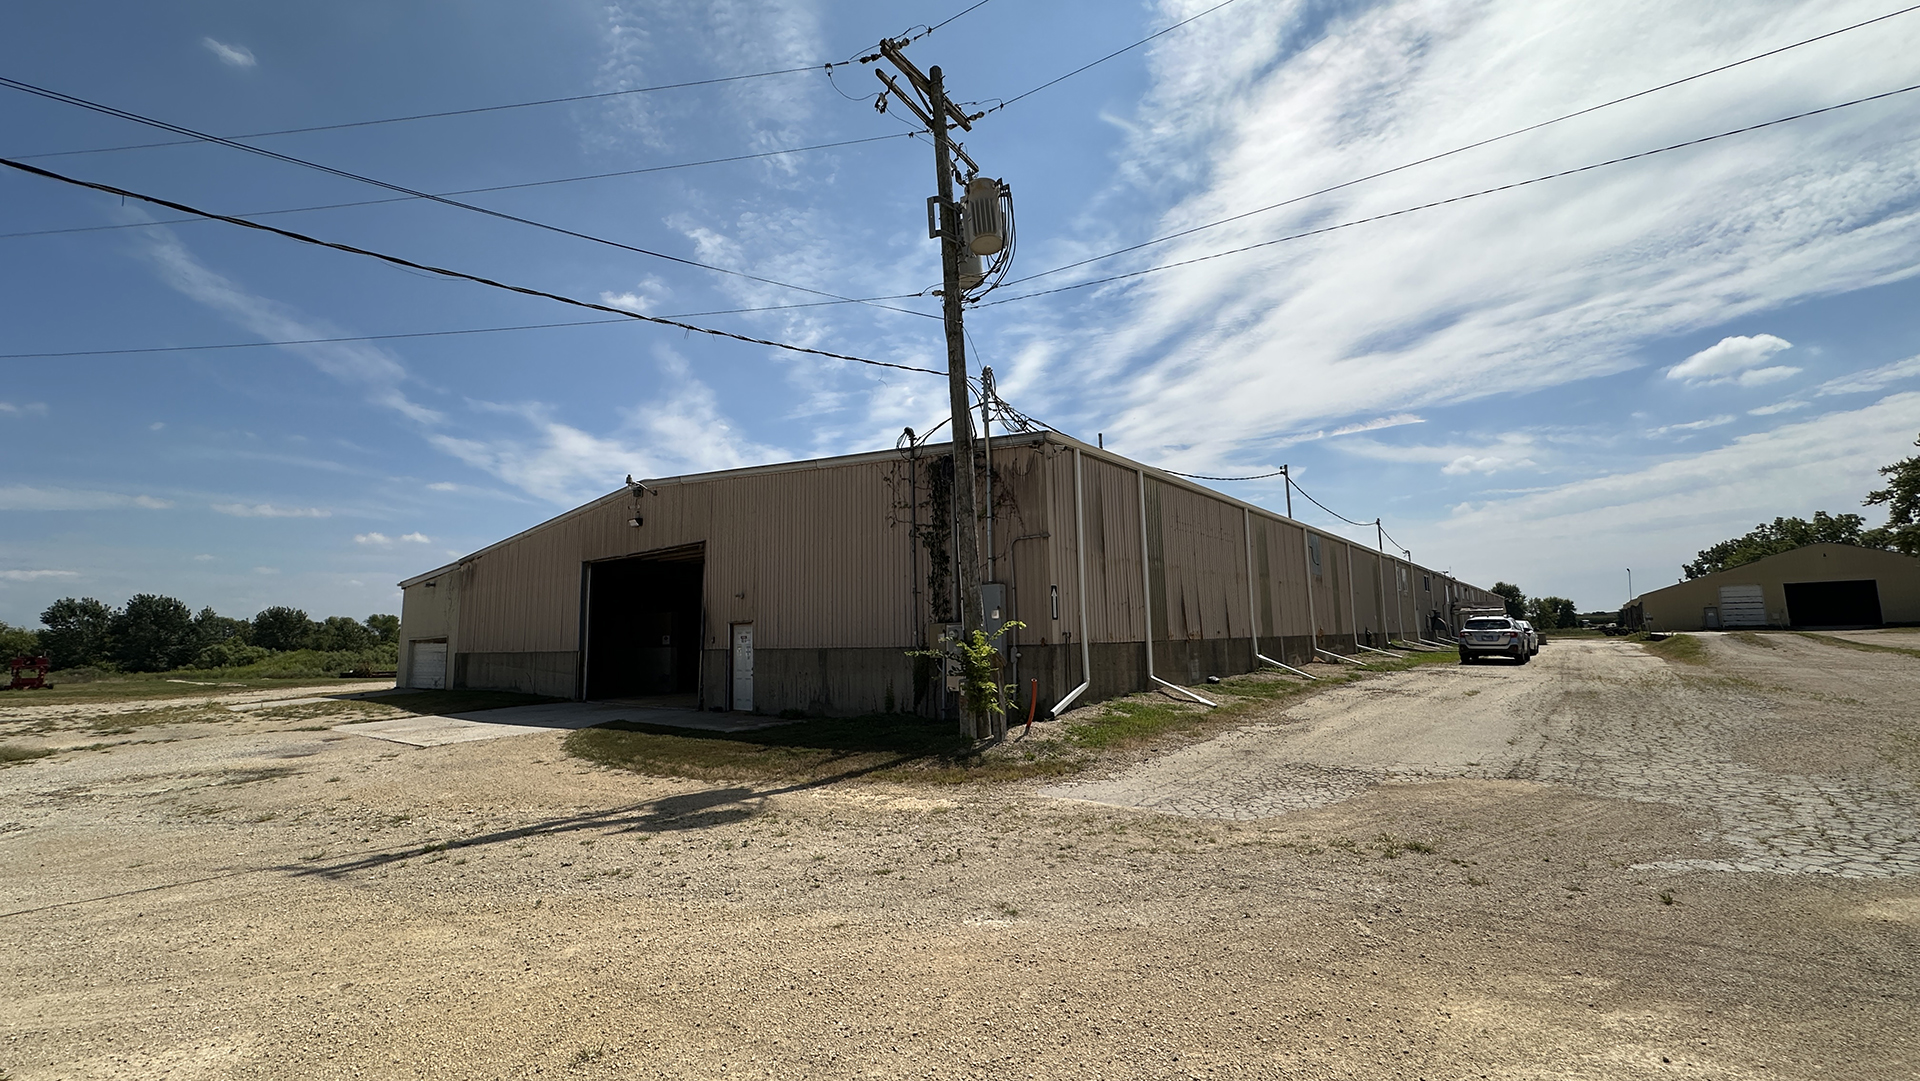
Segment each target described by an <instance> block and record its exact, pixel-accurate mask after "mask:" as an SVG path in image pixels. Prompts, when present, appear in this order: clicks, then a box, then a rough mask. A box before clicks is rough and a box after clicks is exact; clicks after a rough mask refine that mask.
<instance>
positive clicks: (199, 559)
mask: <svg viewBox="0 0 1920 1081" xmlns="http://www.w3.org/2000/svg"><path fill="white" fill-rule="evenodd" d="M193 561H194V562H195V563H211V562H213V557H212V556H211V555H208V554H207V553H205V552H202V553H200V554H199V555H197V556H194V557H193Z"/></svg>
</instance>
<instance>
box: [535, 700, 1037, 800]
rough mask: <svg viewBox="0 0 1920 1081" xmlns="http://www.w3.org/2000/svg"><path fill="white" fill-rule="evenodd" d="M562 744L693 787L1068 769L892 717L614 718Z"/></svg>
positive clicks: (999, 776)
mask: <svg viewBox="0 0 1920 1081" xmlns="http://www.w3.org/2000/svg"><path fill="white" fill-rule="evenodd" d="M562 746H563V747H564V749H565V750H566V752H567V753H568V754H571V755H573V756H575V757H577V758H584V759H586V760H587V761H589V762H595V763H598V764H600V765H603V766H612V767H614V768H617V769H626V770H632V771H634V772H636V773H649V774H656V775H662V776H669V777H690V778H694V779H696V780H721V779H742V778H746V779H755V780H768V781H786V782H792V783H802V784H805V783H819V782H825V781H833V780H851V779H855V778H873V779H876V780H892V781H900V780H921V781H937V782H958V781H973V780H1017V779H1019V778H1022V777H1034V776H1051V775H1054V774H1059V773H1065V772H1067V771H1069V770H1071V769H1072V768H1074V763H1073V762H1072V761H1071V760H1070V759H1068V758H1065V757H1064V756H1062V755H1059V754H1038V753H1037V754H1034V755H1032V756H1031V757H1022V756H1021V754H1020V753H1019V752H1018V751H1017V750H1014V749H1012V748H1009V747H1005V746H1002V747H998V748H994V749H993V750H992V752H991V753H983V752H982V749H981V748H977V747H975V746H974V745H973V743H972V741H971V740H967V739H965V738H963V737H962V736H961V735H960V734H959V732H958V730H957V728H956V727H955V726H954V725H952V724H949V723H947V722H945V721H930V720H927V719H926V718H924V717H917V716H914V715H912V714H899V713H881V714H869V715H867V716H863V717H824V718H818V719H815V720H810V721H800V722H797V723H794V724H783V725H778V726H776V727H773V728H763V729H760V730H758V731H754V732H705V731H699V730H695V729H688V728H669V727H666V726H663V725H652V724H642V723H639V722H635V721H614V722H611V723H609V724H604V725H599V726H597V727H594V728H583V729H581V730H579V731H577V732H574V733H571V734H570V735H568V736H567V738H566V742H565V743H564V744H563V745H562Z"/></svg>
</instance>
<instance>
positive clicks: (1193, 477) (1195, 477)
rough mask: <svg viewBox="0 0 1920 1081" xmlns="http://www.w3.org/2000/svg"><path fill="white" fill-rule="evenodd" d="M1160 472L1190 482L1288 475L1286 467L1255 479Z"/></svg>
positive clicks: (1169, 470) (1164, 470)
mask: <svg viewBox="0 0 1920 1081" xmlns="http://www.w3.org/2000/svg"><path fill="white" fill-rule="evenodd" d="M1160 472H1162V473H1171V474H1173V475H1174V476H1176V477H1185V478H1187V479H1188V480H1266V479H1267V478H1269V477H1284V476H1286V475H1287V471H1286V469H1285V468H1284V467H1283V468H1280V469H1276V470H1274V471H1273V472H1271V473H1261V474H1260V475H1258V476H1254V477H1209V476H1206V475H1204V474H1201V473H1182V472H1180V471H1179V470H1177V469H1162V470H1161V471H1160Z"/></svg>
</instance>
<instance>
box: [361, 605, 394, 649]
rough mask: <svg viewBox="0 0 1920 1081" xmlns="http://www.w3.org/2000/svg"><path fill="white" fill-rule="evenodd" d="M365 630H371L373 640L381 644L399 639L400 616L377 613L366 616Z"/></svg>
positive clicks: (389, 643)
mask: <svg viewBox="0 0 1920 1081" xmlns="http://www.w3.org/2000/svg"><path fill="white" fill-rule="evenodd" d="M367 630H369V631H372V632H373V640H374V641H375V642H378V643H379V644H381V645H383V646H390V645H393V644H394V643H396V642H398V641H400V617H399V616H383V615H379V614H377V613H376V614H374V615H370V616H368V617H367Z"/></svg>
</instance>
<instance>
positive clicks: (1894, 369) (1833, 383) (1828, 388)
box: [1814, 357, 1920, 398]
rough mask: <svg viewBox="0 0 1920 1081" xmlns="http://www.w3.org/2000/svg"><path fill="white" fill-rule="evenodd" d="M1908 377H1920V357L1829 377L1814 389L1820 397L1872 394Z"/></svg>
mask: <svg viewBox="0 0 1920 1081" xmlns="http://www.w3.org/2000/svg"><path fill="white" fill-rule="evenodd" d="M1908 379H1920V357H1908V358H1907V359H1905V360H1898V361H1895V362H1893V363H1892V364H1885V365H1882V366H1880V367H1878V368H1869V369H1867V370H1866V371H1862V372H1854V373H1853V374H1852V375H1843V376H1841V377H1840V378H1838V379H1829V380H1828V381H1826V382H1825V383H1822V384H1820V386H1819V387H1818V388H1817V389H1815V390H1814V393H1815V394H1816V395H1819V396H1820V397H1823V398H1824V397H1830V396H1832V395H1835V394H1871V393H1873V392H1875V391H1879V390H1884V389H1886V388H1887V387H1890V386H1892V385H1894V384H1895V383H1901V382H1905V381H1906V380H1908Z"/></svg>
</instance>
